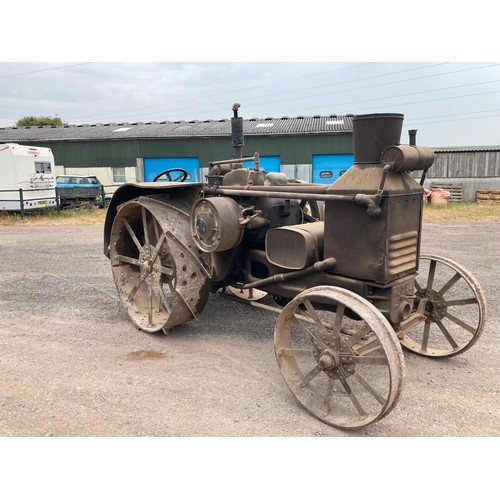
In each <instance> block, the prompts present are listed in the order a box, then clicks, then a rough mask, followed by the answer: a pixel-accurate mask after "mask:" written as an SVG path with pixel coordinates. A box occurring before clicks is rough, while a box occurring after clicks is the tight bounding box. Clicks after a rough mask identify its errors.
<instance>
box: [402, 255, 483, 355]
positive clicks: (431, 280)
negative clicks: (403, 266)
mask: <svg viewBox="0 0 500 500" xmlns="http://www.w3.org/2000/svg"><path fill="white" fill-rule="evenodd" d="M418 274H419V276H418V277H417V279H416V280H415V296H416V299H415V301H414V302H415V304H414V312H420V313H421V317H420V322H419V323H418V324H417V325H414V326H413V327H409V328H408V329H405V328H403V329H402V330H403V332H404V335H402V336H401V343H402V344H403V346H404V347H406V348H407V349H409V350H410V351H413V352H415V353H417V354H421V355H423V356H429V357H440V358H446V357H451V356H456V355H457V354H460V353H462V352H464V351H466V350H467V349H469V348H470V347H472V346H473V345H474V344H475V343H476V341H477V340H478V338H479V337H480V335H481V333H482V331H483V328H484V321H485V318H486V297H485V295H484V292H483V290H482V288H481V286H480V285H479V283H478V281H477V280H476V278H474V276H472V274H470V272H469V271H467V270H466V269H464V268H463V267H461V266H459V265H458V264H457V263H456V262H453V261H452V260H449V259H445V258H443V257H437V256H434V255H421V258H420V264H419V272H418ZM422 323H423V324H422Z"/></svg>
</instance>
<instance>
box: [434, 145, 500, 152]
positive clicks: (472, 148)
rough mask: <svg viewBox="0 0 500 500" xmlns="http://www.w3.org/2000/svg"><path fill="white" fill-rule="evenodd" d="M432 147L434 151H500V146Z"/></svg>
mask: <svg viewBox="0 0 500 500" xmlns="http://www.w3.org/2000/svg"><path fill="white" fill-rule="evenodd" d="M432 149H433V150H434V153H473V152H481V151H500V146H450V147H448V146H443V147H439V148H432Z"/></svg>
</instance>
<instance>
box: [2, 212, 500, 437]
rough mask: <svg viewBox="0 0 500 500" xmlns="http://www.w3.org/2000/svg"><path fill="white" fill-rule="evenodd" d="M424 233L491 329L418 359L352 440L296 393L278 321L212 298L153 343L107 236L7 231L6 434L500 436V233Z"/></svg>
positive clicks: (447, 228)
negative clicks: (127, 296)
mask: <svg viewBox="0 0 500 500" xmlns="http://www.w3.org/2000/svg"><path fill="white" fill-rule="evenodd" d="M423 234H424V236H423V250H424V251H429V252H432V253H436V254H439V255H443V256H446V257H449V258H451V259H454V260H456V261H457V262H459V263H461V264H462V265H463V266H465V267H466V268H468V269H469V270H470V271H471V272H472V273H473V274H475V276H476V277H477V278H478V279H479V281H480V282H481V284H482V286H483V288H484V290H485V292H486V295H487V298H488V306H489V317H488V320H487V325H486V328H485V331H484V333H483V336H482V337H481V338H480V340H479V341H478V343H477V344H476V345H475V346H474V347H473V348H472V349H470V350H469V351H467V352H466V353H464V354H463V355H460V356H457V357H454V358H450V359H447V360H433V359H427V358H423V357H419V356H417V355H414V354H412V353H408V352H405V362H406V383H405V388H404V391H403V395H402V398H401V399H400V401H399V403H398V405H397V406H396V408H395V409H394V411H393V412H391V413H390V414H389V415H388V416H386V417H385V418H384V419H382V420H381V421H380V422H377V423H375V424H373V425H371V426H370V427H368V428H365V429H363V430H360V431H357V432H344V431H341V430H338V429H335V428H332V427H329V426H327V425H325V424H323V423H322V422H320V421H318V420H316V419H315V418H313V417H312V416H311V415H309V414H308V413H307V412H305V411H304V410H303V409H302V408H301V407H300V406H299V405H298V404H297V402H296V400H295V399H294V397H293V396H292V394H291V393H290V391H289V389H288V387H287V386H286V385H285V383H284V381H283V379H282V376H281V373H280V371H279V369H278V367H277V363H276V360H275V356H274V350H273V329H274V324H275V321H276V316H275V315H274V314H272V313H269V312H263V311H259V310H255V309H254V308H251V307H250V306H248V305H244V304H240V303H234V302H232V301H230V300H228V299H227V298H225V297H224V296H221V295H212V296H211V297H210V299H209V302H208V305H207V307H206V308H205V310H204V311H203V313H202V315H201V317H200V320H199V321H192V322H190V323H188V324H186V325H183V326H181V327H179V328H177V329H176V330H174V331H173V332H172V333H171V334H170V335H169V336H164V335H163V334H145V333H142V332H140V331H138V330H137V329H136V328H135V327H134V325H133V324H132V323H131V322H130V321H129V319H128V317H127V315H126V313H125V312H124V309H123V308H122V307H121V305H120V304H119V301H118V297H117V294H116V290H115V285H114V282H113V279H112V275H111V271H110V264H109V261H108V260H107V259H106V258H105V257H104V256H103V254H102V227H101V226H99V225H82V226H0V313H1V326H0V373H1V374H2V376H1V378H0V436H4V437H5V436H311V437H312V436H352V435H354V436H500V425H499V422H500V376H499V374H500V371H499V367H500V345H499V342H500V338H499V333H498V332H499V331H500V301H499V297H500V292H499V286H498V276H499V261H500V236H499V235H500V221H489V222H486V221H485V222H441V223H426V224H424V230H423Z"/></svg>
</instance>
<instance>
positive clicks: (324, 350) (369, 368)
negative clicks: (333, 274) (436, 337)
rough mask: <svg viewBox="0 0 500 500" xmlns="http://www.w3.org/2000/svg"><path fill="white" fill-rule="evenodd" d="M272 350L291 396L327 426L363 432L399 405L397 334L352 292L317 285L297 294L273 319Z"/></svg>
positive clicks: (401, 370) (400, 368)
mask: <svg viewBox="0 0 500 500" xmlns="http://www.w3.org/2000/svg"><path fill="white" fill-rule="evenodd" d="M274 343H275V352H276V359H277V361H278V365H279V367H280V370H281V373H282V375H283V378H284V379H285V381H286V383H287V384H288V387H289V388H290V390H291V391H292V393H293V394H294V395H295V397H296V398H297V399H298V401H299V402H300V404H301V405H302V406H303V407H304V408H305V409H306V410H307V411H308V412H310V413H311V414H313V415H314V416H315V417H317V418H318V419H320V420H322V421H323V422H325V423H327V424H329V425H332V426H334V427H339V428H342V429H356V428H360V427H364V426H366V425H368V424H370V423H372V422H375V421H376V420H379V419H380V418H382V417H384V416H385V415H387V414H388V413H389V411H391V410H392V409H393V407H394V405H395V404H396V402H397V401H398V399H399V396H400V394H401V390H402V387H403V379H404V360H403V354H402V351H401V347H400V345H399V341H398V339H397V337H396V335H395V333H394V330H393V329H392V327H391V325H390V324H389V322H388V321H387V320H386V319H385V318H384V316H383V315H382V314H381V313H380V312H379V311H378V309H376V308H375V307H374V306H373V305H372V304H370V303H369V302H368V301H367V300H365V299H363V298H362V297H360V296H359V295H357V294H355V293H353V292H350V291H349V290H345V289H341V288H337V287H331V286H319V287H315V288H311V289H309V290H306V291H305V292H302V293H300V294H299V295H297V297H295V298H294V299H293V300H292V301H291V302H290V303H289V304H288V305H287V306H286V307H285V308H284V309H283V311H282V312H281V314H280V316H279V318H278V321H277V323H276V329H275V333H274Z"/></svg>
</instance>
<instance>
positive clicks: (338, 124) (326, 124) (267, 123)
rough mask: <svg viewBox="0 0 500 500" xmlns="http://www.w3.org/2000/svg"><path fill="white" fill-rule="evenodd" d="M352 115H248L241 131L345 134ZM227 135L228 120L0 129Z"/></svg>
mask: <svg viewBox="0 0 500 500" xmlns="http://www.w3.org/2000/svg"><path fill="white" fill-rule="evenodd" d="M352 118H353V115H330V116H308V117H306V116H304V117H296V118H288V117H281V118H271V117H268V118H250V119H244V120H243V131H244V134H245V135H257V136H258V135H293V134H300V135H303V134H332V133H334V134H346V133H351V132H352ZM230 135H231V120H230V119H227V120H204V121H199V120H192V121H175V122H148V123H142V122H140V123H97V124H85V125H66V126H58V127H56V126H43V127H8V128H0V142H16V141H20V142H27V141H83V140H109V139H142V138H176V137H178V138H180V137H184V138H188V137H217V136H230Z"/></svg>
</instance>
